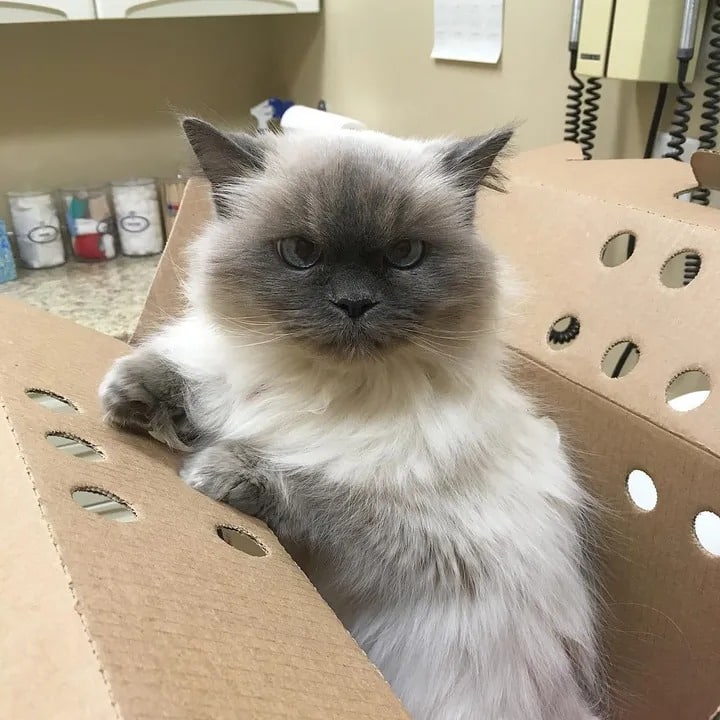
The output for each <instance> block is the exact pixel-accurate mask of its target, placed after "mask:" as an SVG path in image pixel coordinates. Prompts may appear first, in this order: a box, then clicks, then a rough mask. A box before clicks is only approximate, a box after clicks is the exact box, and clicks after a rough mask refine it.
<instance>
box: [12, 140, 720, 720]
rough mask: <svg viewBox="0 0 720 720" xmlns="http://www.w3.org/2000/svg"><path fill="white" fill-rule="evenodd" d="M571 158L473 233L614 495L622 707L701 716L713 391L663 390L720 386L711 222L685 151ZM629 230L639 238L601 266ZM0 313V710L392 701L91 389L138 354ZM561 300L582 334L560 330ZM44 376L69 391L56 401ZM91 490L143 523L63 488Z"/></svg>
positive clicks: (649, 714)
mask: <svg viewBox="0 0 720 720" xmlns="http://www.w3.org/2000/svg"><path fill="white" fill-rule="evenodd" d="M578 158H579V155H578V153H577V150H576V149H575V148H574V147H572V146H560V147H555V148H548V149H544V150H539V151H535V152H531V153H526V154H524V155H522V156H519V157H518V158H516V159H515V160H513V161H512V162H511V163H510V165H509V168H508V172H509V175H510V176H511V178H512V180H511V183H510V192H509V193H508V194H506V195H485V196H484V197H483V199H482V202H481V203H480V223H481V228H482V229H483V231H484V233H485V235H486V237H487V238H488V240H490V242H491V243H492V244H493V245H495V246H496V248H497V249H498V250H499V251H500V252H501V253H502V254H503V255H505V256H506V257H508V258H509V259H510V260H511V262H512V263H513V264H514V266H515V267H516V269H517V271H518V272H519V274H520V276H521V278H522V279H523V280H524V281H525V285H526V288H527V289H528V290H529V291H530V296H529V298H528V299H527V300H526V301H525V302H524V304H523V306H522V309H521V310H520V311H519V312H518V313H517V315H516V316H515V318H514V319H513V321H512V322H510V323H508V325H507V326H506V327H504V328H503V332H504V333H506V335H507V338H508V342H509V343H510V344H511V345H512V346H513V347H514V348H515V349H516V359H517V371H518V376H519V379H520V380H521V381H522V382H524V383H525V384H527V385H528V386H530V388H531V389H532V390H533V391H534V392H535V393H536V394H538V395H539V396H540V397H541V398H542V399H543V401H544V403H545V407H546V408H547V411H548V414H549V415H551V416H552V417H553V418H554V419H555V421H556V422H557V424H558V425H559V426H560V428H561V430H562V431H563V434H564V435H565V436H566V437H567V439H568V441H569V443H570V444H571V445H572V446H573V448H574V454H575V458H576V461H577V463H578V466H579V468H580V469H581V471H582V473H583V475H584V476H585V477H586V478H587V481H588V484H589V485H590V487H591V489H592V491H593V492H594V493H595V494H596V495H597V496H598V497H599V498H600V499H601V501H602V502H603V504H604V508H605V509H604V512H603V513H602V523H601V528H600V540H601V550H600V554H601V561H602V562H601V566H602V573H603V579H604V586H605V589H606V595H607V599H608V617H607V632H606V638H605V640H606V649H607V657H608V669H609V673H610V676H611V679H612V684H613V700H612V706H613V717H617V718H622V719H623V720H650V719H651V718H652V720H678V719H679V718H683V720H684V719H686V718H687V719H694V718H697V719H698V720H704V719H705V718H707V717H709V716H710V715H711V713H712V711H713V709H714V708H715V707H717V705H718V703H719V702H720V611H719V609H718V598H719V597H720V556H715V555H713V554H711V553H710V552H708V551H707V550H705V549H703V548H702V546H701V545H700V542H699V541H698V539H697V538H696V537H695V534H694V532H695V531H694V525H693V524H694V521H695V518H696V516H697V515H698V514H699V513H701V512H715V513H720V460H719V458H718V453H719V452H720V434H719V432H718V431H719V430H720V420H719V419H718V418H719V417H720V414H719V413H718V408H719V407H720V399H719V398H718V397H717V396H716V395H715V394H713V393H712V392H711V393H710V395H709V397H708V398H707V400H706V402H705V403H704V404H703V405H702V406H701V407H699V408H697V409H696V410H692V411H691V412H688V413H679V412H676V411H674V410H672V409H671V408H669V407H668V405H667V403H666V402H665V399H666V398H665V392H666V387H667V385H668V383H669V382H670V381H672V380H673V379H674V377H675V376H676V375H678V374H679V373H681V372H682V371H684V370H686V369H702V370H703V371H704V372H705V373H706V377H707V378H709V379H710V385H711V389H712V385H713V381H714V378H715V377H719V376H720V366H719V365H718V360H717V357H718V355H717V348H718V347H720V329H719V326H718V324H717V322H716V321H715V317H714V313H715V312H717V311H718V309H720V263H719V262H718V260H717V259H716V258H720V252H718V250H717V242H718V237H719V236H718V230H720V214H719V213H718V212H717V211H715V210H712V209H709V208H704V207H699V206H697V205H690V204H687V203H682V202H680V201H679V200H677V199H675V198H674V197H673V195H674V193H676V192H678V191H681V190H685V189H686V188H689V187H691V186H693V185H694V184H695V182H694V179H693V177H692V174H691V172H690V169H689V168H688V167H687V166H685V165H682V164H680V163H674V162H672V161H669V160H667V161H665V160H659V161H633V160H628V161H592V162H581V161H579V159H578ZM706 160H707V158H705V159H704V160H703V162H705V161H706ZM709 162H710V166H712V167H713V168H715V170H714V171H713V172H717V170H718V168H717V167H716V163H714V162H713V159H712V158H711V159H710V161H709ZM210 212H211V207H210V202H209V199H208V192H207V187H206V185H205V184H204V183H203V182H200V181H192V182H191V183H190V184H189V186H188V189H187V192H186V196H185V199H184V201H183V204H182V207H181V211H180V214H179V216H178V218H177V220H176V222H175V225H174V229H173V234H172V237H171V240H170V242H169V245H168V247H167V249H166V252H165V254H164V256H163V259H162V261H161V264H160V266H159V269H158V273H157V276H156V278H155V281H154V283H153V286H152V289H151V291H150V294H149V297H148V301H147V304H146V306H145V310H144V312H143V315H142V318H141V320H140V323H139V325H138V330H137V332H136V334H135V337H134V341H135V342H137V341H138V340H139V339H141V338H142V337H145V336H146V335H147V334H148V333H149V332H151V331H152V329H153V328H154V327H157V325H158V324H159V323H161V322H162V321H163V320H164V319H165V318H167V317H168V316H169V315H170V316H171V315H175V314H177V313H178V312H180V310H181V307H182V296H181V294H180V292H179V285H180V283H179V280H180V279H181V278H182V276H183V275H184V272H185V270H184V268H185V260H186V256H185V254H184V252H183V250H184V248H185V246H186V245H187V243H188V241H189V240H190V238H191V237H192V235H193V234H194V232H195V230H196V229H197V227H198V226H199V225H201V224H202V223H203V222H204V220H205V218H207V217H208V214H209V213H210ZM620 232H631V233H632V234H633V235H634V236H635V238H636V245H635V250H634V252H633V253H632V255H631V257H630V258H629V260H627V262H623V263H622V264H619V265H617V266H616V267H606V266H605V265H603V263H602V262H601V255H602V253H603V248H604V246H605V244H606V242H607V241H608V240H609V239H610V238H611V237H612V236H613V235H615V234H617V233H620ZM682 250H694V251H696V252H697V253H698V255H699V256H700V258H701V262H702V264H701V268H700V272H699V274H698V275H697V277H696V278H695V279H694V280H693V281H692V282H691V283H690V284H689V285H688V286H687V287H680V288H673V289H671V288H666V287H664V286H663V284H662V282H661V281H660V275H661V272H662V268H663V265H664V263H665V261H666V260H667V259H668V258H669V257H670V256H672V255H673V254H674V253H675V252H677V251H682ZM620 259H623V258H622V254H621V257H620ZM0 315H1V316H2V318H3V323H2V327H3V332H2V336H1V337H0V400H1V402H2V408H3V413H2V415H0V478H1V479H0V508H2V510H3V514H4V517H3V522H2V524H0V547H2V550H1V551H0V573H1V575H0V658H2V661H1V662H0V717H2V718H13V720H25V719H26V718H27V719H28V720H29V719H31V718H32V720H39V719H40V718H43V719H44V718H52V719H53V720H54V719H58V720H59V719H62V720H65V719H66V718H67V719H68V720H70V719H72V720H78V719H81V718H87V719H88V720H90V719H92V720H98V719H101V718H123V719H133V720H135V719H140V718H142V719H147V720H157V719H158V718H177V719H178V720H180V719H183V720H185V719H187V720H204V719H206V718H207V719H208V720H209V719H210V718H213V720H219V719H222V718H228V720H229V719H230V718H233V720H239V719H240V718H242V720H266V719H268V720H273V719H275V718H288V719H289V718H293V719H294V718H298V719H303V720H304V719H306V718H307V719H311V718H317V719H318V720H320V719H321V718H322V719H323V720H325V719H329V718H367V719H368V720H370V719H371V718H372V719H373V720H375V719H378V718H383V719H388V720H392V719H393V718H401V717H406V715H405V713H404V711H403V710H402V708H401V707H400V705H399V703H398V702H397V701H396V700H395V699H394V697H393V696H392V693H391V692H390V690H389V688H388V686H387V685H386V684H385V682H384V681H383V680H382V678H381V677H380V676H379V674H378V673H377V672H376V670H375V669H374V668H373V667H372V666H371V664H370V663H369V662H368V661H367V659H366V658H365V657H364V655H363V654H362V652H361V651H360V650H359V649H358V648H357V646H356V645H355V644H354V642H353V641H352V639H351V638H350V637H349V636H348V634H347V633H346V632H345V631H344V629H343V628H342V627H341V625H340V623H339V622H338V621H337V619H336V618H335V616H334V615H333V613H332V612H331V611H330V610H329V608H327V607H326V606H325V605H324V603H323V602H322V601H321V599H320V598H319V597H318V595H317V594H316V592H315V591H314V589H313V588H312V587H311V585H310V583H309V582H308V581H307V579H306V578H305V577H304V576H303V574H302V573H301V572H300V570H299V569H298V568H297V566H296V565H295V564H294V563H293V562H292V561H291V559H290V558H289V557H288V556H287V554H286V553H285V552H284V550H283V549H282V548H281V547H280V546H279V544H278V543H277V541H276V540H275V539H274V538H273V536H272V535H271V533H270V532H269V531H268V530H267V529H266V528H265V527H264V526H262V525H261V523H259V522H257V521H255V520H253V519H250V518H246V517H244V516H241V515H240V514H238V513H236V512H234V511H233V510H232V509H231V508H228V507H226V506H223V505H220V504H218V503H215V502H212V501H210V500H208V499H207V498H205V497H202V496H200V495H199V494H198V493H195V492H194V491H191V490H189V489H188V488H186V487H185V486H184V485H183V484H182V482H181V481H180V480H179V479H178V477H177V475H176V467H175V465H176V458H175V457H173V456H172V455H171V454H170V453H169V452H167V451H166V450H165V449H164V448H162V447H160V446H159V445H158V444H157V443H155V442H153V441H151V440H149V439H143V438H136V437H132V436H129V435H126V434H123V433H120V432H118V431H115V430H113V429H111V428H108V427H106V426H104V425H103V424H102V422H101V418H100V415H99V409H98V403H97V399H96V388H97V386H98V384H99V381H100V379H101V377H102V375H103V374H104V372H105V370H106V369H107V367H108V366H109V364H110V362H111V360H112V359H113V358H115V357H117V356H118V355H120V354H122V353H125V352H127V350H128V348H127V346H125V345H123V344H122V343H120V342H118V341H116V340H113V339H111V338H108V337H105V336H102V335H98V334H96V333H93V332H91V331H89V330H85V329H83V328H80V327H77V326H75V325H73V324H71V323H68V322H65V321H63V320H59V319H56V318H53V317H50V316H48V315H45V314H43V313H41V312H39V311H36V310H33V309H31V308H29V307H25V306H21V305H17V304H13V303H10V302H7V301H3V302H0ZM566 315H572V316H575V317H576V318H577V320H578V321H579V334H577V337H575V339H574V340H572V341H571V342H568V343H566V344H564V345H562V346H561V347H560V348H558V347H557V346H554V347H551V346H549V345H548V341H547V340H548V330H549V327H550V326H551V324H552V323H553V322H554V321H555V320H557V319H558V318H560V317H561V316H566ZM571 334H572V333H571ZM619 340H631V341H632V342H633V343H635V344H636V345H637V347H638V348H639V352H640V355H639V360H638V362H637V364H636V366H635V367H633V369H632V371H631V372H629V373H627V374H625V375H624V376H622V377H618V378H610V377H607V376H606V375H605V374H604V373H603V371H602V369H601V365H602V361H603V357H604V354H605V352H606V350H607V349H608V348H609V347H610V346H611V345H613V344H614V343H615V342H616V341H619ZM634 359H637V358H634ZM628 366H629V365H628ZM33 390H43V391H46V392H48V393H51V394H55V395H57V396H60V397H61V398H65V399H67V401H69V402H70V403H71V404H72V407H69V408H68V407H65V409H66V410H67V412H54V411H53V410H52V409H51V408H49V407H46V406H45V405H40V404H38V403H36V402H34V401H33V399H32V397H31V396H29V395H28V394H27V393H28V391H33ZM31 395H32V393H31ZM53 434H54V435H53ZM48 435H50V436H51V439H52V438H53V437H58V436H61V435H63V436H65V437H67V438H70V440H67V441H66V442H67V443H69V444H70V445H71V446H72V442H73V439H75V440H77V439H80V440H82V441H85V442H86V443H88V445H89V447H86V448H85V449H83V448H84V446H83V445H82V444H80V445H78V444H77V443H76V444H75V445H74V446H72V447H73V448H74V449H73V451H74V452H76V453H77V454H78V456H76V457H72V456H69V455H68V454H66V453H63V452H60V451H59V449H58V448H57V447H55V446H53V444H52V443H50V442H48V439H47V438H48ZM54 443H55V444H57V443H58V441H57V440H55V441H54ZM78 448H79V449H78ZM93 449H95V450H96V451H97V452H99V453H100V455H99V456H98V455H96V454H95V452H94V451H93ZM86 456H87V457H86ZM87 458H94V459H95V462H88V461H86V459H87ZM633 470H641V471H644V472H645V473H647V475H649V476H650V477H651V478H652V480H654V484H655V487H656V490H657V504H656V506H655V507H654V509H652V510H649V511H642V510H640V509H639V508H638V507H637V506H635V505H634V504H633V502H632V500H631V497H630V495H629V492H628V489H627V478H628V475H629V473H630V472H631V471H633ZM93 489H95V490H101V491H103V492H104V493H106V494H107V495H109V496H110V497H111V498H115V499H116V500H117V499H120V500H122V501H124V502H125V503H127V505H128V506H129V507H130V508H131V509H132V512H129V511H127V510H126V512H125V515H124V519H134V520H135V522H111V521H109V520H108V519H107V517H103V516H102V515H101V514H100V513H91V512H88V511H86V510H84V509H82V508H81V507H79V506H78V505H77V504H76V503H75V502H74V501H73V498H72V493H73V492H74V491H77V490H84V491H87V490H93ZM703 517H704V518H705V519H707V518H708V517H709V516H708V515H705V516H703ZM222 527H227V528H235V529H239V530H243V531H244V533H245V535H242V536H240V542H237V543H236V544H238V545H241V546H242V547H243V548H244V549H245V551H248V552H249V553H250V554H247V552H245V551H242V550H239V549H236V548H235V547H231V546H230V545H228V544H226V543H225V542H223V540H222V539H221V537H220V536H219V535H218V528H222ZM221 534H224V532H223V531H221ZM226 537H228V536H227V535H226ZM711 548H712V546H711ZM718 554H719V555H720V550H718ZM568 602H569V603H570V602H572V598H568ZM488 720H492V719H488Z"/></svg>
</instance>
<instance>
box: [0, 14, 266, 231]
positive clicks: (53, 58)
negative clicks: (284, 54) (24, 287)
mask: <svg viewBox="0 0 720 720" xmlns="http://www.w3.org/2000/svg"><path fill="white" fill-rule="evenodd" d="M271 23H272V18H258V17H254V18H207V19H198V20H138V21H120V22H115V21H102V22H100V21H89V22H79V23H47V24H28V25H0V68H2V72H0V97H1V98H2V103H1V105H2V107H1V110H0V194H1V195H0V217H7V211H6V205H5V197H4V195H5V192H6V191H7V190H9V189H20V190H23V189H31V188H37V187H46V188H57V187H60V186H63V185H65V186H67V185H77V184H88V183H89V184H93V183H97V182H103V181H106V180H110V179H113V178H122V177H125V176H130V175H151V176H157V175H164V174H171V173H174V172H175V170H176V168H177V167H178V165H180V164H181V163H182V162H183V161H184V158H185V157H186V155H185V152H186V151H185V146H184V142H183V140H182V137H181V135H180V133H179V131H178V128H177V124H176V120H175V116H174V114H173V110H178V111H181V112H182V111H189V112H195V113H202V114H204V115H205V116H208V117H209V118H211V119H215V120H220V121H226V122H228V123H231V124H246V123H247V122H248V121H249V119H250V118H249V115H248V109H249V107H250V106H251V105H253V104H254V103H256V102H258V100H260V99H262V98H263V97H267V95H268V94H271V93H272V89H273V83H272V81H271V79H270V78H271V76H272V75H273V71H272V69H271V68H270V66H269V63H270V62H272V55H271V49H270V47H269V46H268V44H267V42H266V38H267V37H268V36H269V35H270V34H271V33H270V32H269V31H270V30H271Z"/></svg>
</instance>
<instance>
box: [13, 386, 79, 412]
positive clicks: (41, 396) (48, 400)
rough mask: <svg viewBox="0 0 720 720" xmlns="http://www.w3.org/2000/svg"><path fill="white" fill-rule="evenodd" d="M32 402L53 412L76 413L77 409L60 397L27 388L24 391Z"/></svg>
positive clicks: (46, 391)
mask: <svg viewBox="0 0 720 720" xmlns="http://www.w3.org/2000/svg"><path fill="white" fill-rule="evenodd" d="M25 395H27V396H28V397H29V398H30V399H31V400H32V401H33V402H36V403H37V404H38V405H42V407H44V408H47V409H48V410H52V411H53V412H77V411H78V409H77V407H75V405H74V404H73V403H71V402H70V400H68V399H67V398H64V397H63V396H62V395H58V394H56V393H53V392H50V391H48V390H38V389H37V388H29V389H28V390H26V391H25Z"/></svg>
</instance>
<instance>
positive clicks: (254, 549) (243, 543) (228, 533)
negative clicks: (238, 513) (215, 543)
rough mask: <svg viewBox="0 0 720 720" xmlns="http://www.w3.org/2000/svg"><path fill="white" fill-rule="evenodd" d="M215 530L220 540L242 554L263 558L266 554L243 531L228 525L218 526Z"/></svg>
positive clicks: (248, 534) (254, 540)
mask: <svg viewBox="0 0 720 720" xmlns="http://www.w3.org/2000/svg"><path fill="white" fill-rule="evenodd" d="M216 530H217V534H218V537H219V538H220V539H221V540H223V541H224V542H226V543H227V544H228V545H230V547H234V548H235V549H236V550H240V551H241V552H244V553H245V554H246V555H252V556H253V557H265V556H266V555H267V554H268V551H267V550H266V549H265V547H264V546H263V545H262V544H261V543H260V542H259V541H258V540H257V539H256V538H254V537H253V536H252V535H250V533H248V532H246V531H245V530H240V529H239V528H234V527H230V526H229V525H219V526H218V527H217V528H216Z"/></svg>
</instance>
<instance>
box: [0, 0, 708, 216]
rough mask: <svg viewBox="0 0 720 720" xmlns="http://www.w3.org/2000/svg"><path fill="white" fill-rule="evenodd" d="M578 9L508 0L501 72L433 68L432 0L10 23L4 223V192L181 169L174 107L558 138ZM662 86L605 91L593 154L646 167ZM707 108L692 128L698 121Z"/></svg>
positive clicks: (3, 80)
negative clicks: (277, 108)
mask: <svg viewBox="0 0 720 720" xmlns="http://www.w3.org/2000/svg"><path fill="white" fill-rule="evenodd" d="M569 8H570V2H569V0H556V1H554V2H532V1H531V0H507V2H506V3H505V28H504V48H503V56H502V60H501V62H500V64H499V65H497V66H487V65H478V64H471V63H455V62H444V61H434V60H432V59H431V58H430V51H431V48H432V36H433V28H432V25H433V18H432V15H433V2H432V0H324V2H323V12H322V14H321V15H309V16H285V17H265V18H263V17H235V18H204V19H193V20H146V21H119V22H115V21H114V22H107V21H104V22H100V21H90V22H84V23H54V24H35V25H0V67H2V68H3V72H2V73H0V97H2V111H1V112H0V216H4V217H7V212H6V206H5V199H4V194H5V192H6V191H7V190H8V189H30V188H36V187H49V188H55V187H60V186H63V185H77V184H94V183H97V182H101V181H105V180H108V179H111V178H118V177H123V176H128V175H155V176H159V175H164V174H169V173H173V172H174V171H175V169H176V167H177V166H178V165H179V164H181V163H182V162H183V160H184V158H185V157H187V155H186V148H185V144H184V142H183V140H182V137H181V135H180V133H179V132H178V129H177V126H176V122H175V118H174V115H173V110H177V111H180V112H183V111H188V112H194V113H200V114H203V115H205V116H207V117H209V118H210V119H215V120H218V121H221V122H226V123H228V124H232V125H236V126H238V125H239V126H242V125H245V124H247V123H248V122H249V120H250V118H249V116H248V109H249V107H250V106H251V105H252V104H253V103H255V102H257V101H258V100H260V99H262V98H263V97H267V96H268V95H270V94H277V95H286V96H290V97H292V98H293V99H295V100H296V101H298V102H301V103H305V104H314V103H316V102H317V101H318V99H320V98H321V97H323V98H325V99H326V100H327V102H328V105H329V108H330V109H331V110H334V111H337V112H340V113H346V114H349V115H353V116H356V117H358V118H360V119H362V120H363V121H364V122H365V123H367V124H368V125H369V126H370V127H373V128H377V129H381V130H385V131H387V132H391V133H397V134H417V135H433V134H439V133H458V134H469V133H474V132H481V131H483V130H486V129H488V128H490V127H492V126H495V125H498V124H503V123H505V122H507V121H509V120H519V121H521V122H522V126H521V128H520V131H519V133H518V140H517V147H518V148H519V149H524V148H529V147H535V146H539V145H544V144H548V143H553V142H557V141H559V140H560V139H561V138H562V133H563V122H564V106H565V93H566V87H567V83H568V71H567V62H568V57H567V49H566V43H567V29H568V22H569ZM654 96H655V87H654V86H652V85H640V86H635V85H633V84H632V83H620V82H614V81H605V88H604V92H603V101H602V110H601V114H600V123H599V130H598V142H597V151H596V157H613V156H633V155H635V156H637V155H638V154H639V153H641V151H642V148H643V146H644V137H645V134H646V132H647V125H648V123H649V120H650V114H651V111H652V104H653V102H654ZM699 112H700V111H699V108H697V111H696V116H698V117H699Z"/></svg>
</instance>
